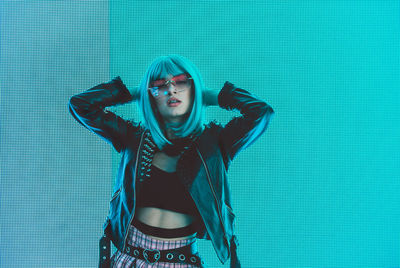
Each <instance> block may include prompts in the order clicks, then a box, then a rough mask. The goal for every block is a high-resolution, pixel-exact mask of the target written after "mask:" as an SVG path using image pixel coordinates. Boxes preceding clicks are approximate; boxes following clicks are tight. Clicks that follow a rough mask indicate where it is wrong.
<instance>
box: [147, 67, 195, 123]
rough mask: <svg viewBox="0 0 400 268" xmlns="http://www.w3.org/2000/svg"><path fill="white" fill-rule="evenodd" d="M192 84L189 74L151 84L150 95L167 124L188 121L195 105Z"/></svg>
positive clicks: (170, 76) (168, 77)
mask: <svg viewBox="0 0 400 268" xmlns="http://www.w3.org/2000/svg"><path fill="white" fill-rule="evenodd" d="M192 84H193V83H192V80H191V77H190V76H189V75H187V74H180V75H177V76H172V75H168V76H167V77H165V78H164V79H159V80H155V81H152V82H151V83H150V89H149V90H150V93H151V94H152V95H153V97H154V99H155V102H156V106H157V108H158V111H159V112H160V114H161V116H162V118H163V119H164V122H165V123H172V124H180V123H183V122H184V121H185V120H186V118H187V116H188V115H189V113H190V111H191V109H192V105H193V95H194V94H193V90H194V89H193V87H192Z"/></svg>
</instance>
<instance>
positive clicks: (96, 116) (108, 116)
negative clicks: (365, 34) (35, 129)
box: [69, 76, 140, 152]
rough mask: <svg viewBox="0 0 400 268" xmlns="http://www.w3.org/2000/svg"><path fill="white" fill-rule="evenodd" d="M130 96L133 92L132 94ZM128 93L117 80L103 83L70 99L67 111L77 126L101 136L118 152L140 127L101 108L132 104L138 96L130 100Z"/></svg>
mask: <svg viewBox="0 0 400 268" xmlns="http://www.w3.org/2000/svg"><path fill="white" fill-rule="evenodd" d="M132 93H137V91H136V90H132ZM132 93H131V92H130V91H129V90H128V89H127V87H126V86H125V84H124V83H123V82H122V80H121V78H120V77H119V76H117V77H115V78H114V79H112V80H111V81H109V82H107V83H101V84H99V85H97V86H94V87H92V88H90V89H88V90H86V91H84V92H82V93H79V94H76V95H74V96H72V97H71V98H70V100H69V111H70V113H71V115H72V116H73V117H74V118H75V119H76V120H77V121H78V122H79V123H80V124H82V125H83V126H84V127H86V128H87V129H89V130H90V131H92V132H94V133H95V134H97V135H99V136H101V137H102V138H103V139H105V140H106V141H107V142H109V143H111V144H112V145H113V146H114V148H115V149H116V150H117V151H118V152H120V151H121V149H122V148H123V147H125V146H126V145H127V144H128V142H132V139H134V137H135V133H137V132H138V130H139V129H140V127H139V125H138V124H134V123H132V122H130V121H126V120H124V119H122V118H121V117H120V116H118V115H116V114H114V113H112V112H110V111H106V110H105V109H104V108H105V107H109V106H114V105H120V104H124V103H128V102H130V101H133V100H134V98H135V97H136V98H137V95H138V94H133V95H134V96H132Z"/></svg>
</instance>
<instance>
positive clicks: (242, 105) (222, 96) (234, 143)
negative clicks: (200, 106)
mask: <svg viewBox="0 0 400 268" xmlns="http://www.w3.org/2000/svg"><path fill="white" fill-rule="evenodd" d="M218 104H219V106H220V107H221V108H223V109H226V110H228V111H230V110H238V111H239V112H240V113H241V116H238V117H234V118H233V119H232V120H230V121H229V122H228V124H226V126H225V127H224V128H223V130H222V131H221V133H220V142H221V144H222V145H223V147H224V148H223V149H224V151H225V153H226V157H227V159H226V161H227V163H226V164H227V165H229V163H230V161H231V160H232V159H233V158H234V157H235V156H236V155H237V153H238V152H239V151H241V150H242V149H244V148H246V147H248V146H249V145H251V144H252V143H253V142H254V141H255V140H256V139H257V138H259V137H260V136H261V134H262V133H263V132H264V131H265V130H266V129H267V126H268V123H269V122H270V120H271V118H272V117H273V115H274V110H273V109H272V107H271V106H269V105H268V104H267V103H266V102H265V101H263V100H261V99H259V98H257V97H256V96H254V95H253V94H251V93H250V92H248V91H246V90H244V89H241V88H238V87H236V86H234V85H233V84H232V83H230V82H228V81H227V82H225V85H224V87H223V88H222V89H221V91H220V92H219V94H218Z"/></svg>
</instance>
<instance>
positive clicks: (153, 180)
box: [136, 165, 199, 217]
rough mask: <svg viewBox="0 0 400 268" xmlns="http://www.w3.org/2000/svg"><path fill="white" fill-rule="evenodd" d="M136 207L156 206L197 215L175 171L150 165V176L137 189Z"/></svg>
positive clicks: (195, 208)
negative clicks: (167, 170)
mask: <svg viewBox="0 0 400 268" xmlns="http://www.w3.org/2000/svg"><path fill="white" fill-rule="evenodd" d="M136 206H137V207H139V208H140V207H156V208H162V209H167V210H172V211H175V212H179V213H183V214H189V215H191V216H194V217H197V216H198V215H199V214H198V213H199V212H198V210H197V207H196V205H195V203H194V201H193V199H192V197H191V196H190V194H189V192H188V191H187V190H186V188H185V187H184V186H183V184H182V183H181V182H180V180H179V178H178V176H177V173H176V172H166V171H164V170H161V169H159V168H157V167H156V166H154V165H152V167H151V171H150V178H148V179H146V180H144V181H143V182H142V183H141V185H140V187H139V190H138V193H137V199H136Z"/></svg>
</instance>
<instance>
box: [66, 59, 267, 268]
mask: <svg viewBox="0 0 400 268" xmlns="http://www.w3.org/2000/svg"><path fill="white" fill-rule="evenodd" d="M130 101H138V103H139V107H140V111H141V112H142V116H143V120H142V122H133V121H129V120H124V119H122V118H121V117H119V116H117V115H116V114H114V113H112V112H110V111H106V110H105V109H104V108H105V107H108V106H113V105H120V104H123V103H127V102H130ZM209 105H219V106H220V107H221V108H223V109H226V110H234V109H237V110H239V111H240V113H241V116H239V117H235V118H233V119H232V120H231V121H230V122H229V123H228V124H226V125H225V126H222V125H220V124H216V123H215V122H211V123H208V124H207V125H204V124H203V122H202V110H203V108H204V107H205V106H209ZM69 109H70V112H71V114H72V115H73V117H74V118H75V119H76V120H77V121H78V122H79V123H81V124H82V125H83V126H85V127H86V128H88V129H89V130H91V131H93V132H94V133H96V134H98V135H100V136H101V137H102V138H104V139H105V140H106V141H108V142H109V143H111V144H112V145H113V147H114V148H115V150H117V151H118V152H119V153H120V154H121V162H120V165H119V169H118V174H117V178H116V182H115V186H114V190H113V195H112V198H111V201H110V209H109V214H108V216H107V218H106V221H105V223H104V226H103V227H104V236H103V237H102V238H101V239H100V262H99V266H100V267H110V266H111V267H204V262H203V260H202V259H201V258H200V256H199V253H198V251H197V244H196V239H197V238H201V239H208V240H211V241H212V244H213V246H214V249H215V251H216V253H217V256H218V258H219V259H220V261H221V262H222V263H225V262H226V261H227V259H229V258H230V259H231V262H230V263H231V267H240V262H239V260H238V258H237V255H236V247H237V245H238V243H237V238H236V236H235V233H234V220H235V214H234V213H233V210H232V206H231V195H230V191H229V185H228V180H227V170H228V167H229V165H230V163H231V161H232V160H233V159H234V157H235V156H236V155H237V153H238V152H239V151H240V150H242V149H244V148H246V147H247V146H249V145H250V144H251V143H253V142H254V141H255V140H256V139H257V138H258V137H259V136H260V135H261V134H262V133H263V132H264V131H265V130H266V128H267V125H268V123H269V121H270V119H271V117H272V116H273V114H274V111H273V109H272V108H271V106H269V105H268V104H267V103H266V102H264V101H262V100H260V99H258V98H256V97H255V96H253V95H252V94H250V93H249V92H247V91H246V90H243V89H241V88H238V87H235V86H234V85H233V84H232V83H230V82H225V84H224V86H223V88H222V89H221V90H220V91H215V90H208V89H206V87H205V86H204V82H203V80H202V78H201V75H200V73H199V71H198V70H197V68H196V67H195V66H194V65H193V64H192V63H191V62H190V61H189V60H187V59H186V58H184V57H182V56H179V55H169V56H163V57H159V58H157V59H156V60H155V61H154V62H153V63H152V64H151V65H150V66H149V68H148V69H147V71H146V73H145V75H144V77H143V79H142V81H141V83H140V86H139V87H138V88H136V89H131V90H129V89H128V88H127V87H126V86H125V85H124V83H123V82H122V80H121V78H120V77H119V76H118V77H116V78H114V79H112V80H111V81H109V82H107V83H102V84H99V85H97V86H94V87H92V88H90V89H88V90H86V91H84V92H83V93H80V94H77V95H75V96H72V97H71V99H70V102H69ZM110 240H111V241H112V242H113V244H114V245H115V247H116V248H117V251H116V252H115V253H114V254H113V256H112V257H111V258H110Z"/></svg>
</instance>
